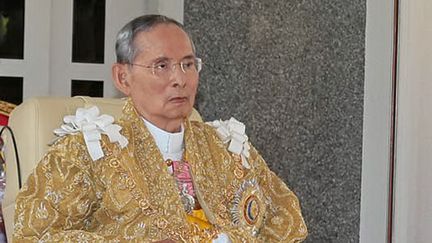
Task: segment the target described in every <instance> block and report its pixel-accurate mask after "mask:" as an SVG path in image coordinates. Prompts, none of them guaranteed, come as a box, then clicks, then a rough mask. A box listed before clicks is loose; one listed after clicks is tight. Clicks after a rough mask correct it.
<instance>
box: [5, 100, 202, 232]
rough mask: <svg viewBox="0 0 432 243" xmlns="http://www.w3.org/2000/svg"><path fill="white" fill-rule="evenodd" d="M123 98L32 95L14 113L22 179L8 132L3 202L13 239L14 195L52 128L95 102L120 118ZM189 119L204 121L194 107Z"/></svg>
mask: <svg viewBox="0 0 432 243" xmlns="http://www.w3.org/2000/svg"><path fill="white" fill-rule="evenodd" d="M124 102H125V100H124V99H111V98H90V97H82V96H77V97H72V98H70V97H39V98H30V99H28V100H26V101H24V102H23V103H22V104H21V105H19V106H17V107H16V108H15V109H14V110H13V112H12V113H11V116H10V120H9V126H10V127H11V128H12V131H13V133H14V135H15V139H16V144H17V150H18V157H19V162H20V173H21V182H19V179H18V170H17V163H16V159H15V151H14V148H13V144H12V140H11V137H10V135H9V134H8V133H6V134H4V135H3V138H4V140H5V147H6V151H5V158H6V192H5V197H4V199H3V203H2V210H3V216H4V221H5V226H6V234H7V238H8V239H12V233H13V224H14V212H15V198H16V196H17V194H18V191H19V184H20V183H21V184H24V183H25V182H26V180H27V177H28V176H29V174H30V173H31V172H32V171H33V169H34V168H35V167H36V165H37V163H38V162H39V160H40V159H41V158H42V156H43V155H44V154H45V152H46V151H47V149H48V144H49V143H50V142H51V141H52V140H53V139H54V138H55V135H54V133H53V130H54V129H55V128H58V127H60V125H61V124H62V122H63V117H64V116H66V115H74V114H75V111H76V109H77V108H79V107H90V106H93V105H96V106H97V107H99V110H100V112H101V114H109V115H111V116H113V117H114V118H119V116H120V115H121V112H122V107H123V104H124ZM190 119H192V120H198V121H202V119H201V117H200V115H199V114H198V112H197V111H196V110H195V109H194V110H193V112H192V114H191V115H190Z"/></svg>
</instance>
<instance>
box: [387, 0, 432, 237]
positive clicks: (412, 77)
mask: <svg viewBox="0 0 432 243" xmlns="http://www.w3.org/2000/svg"><path fill="white" fill-rule="evenodd" d="M400 19H401V21H400V38H399V40H400V55H399V60H400V62H399V87H398V116H397V123H398V125H397V147H396V149H397V154H396V155H397V157H396V177H395V180H396V192H395V224H394V239H395V240H394V242H395V243H405V242H416V243H428V242H431V239H432V24H431V23H432V1H430V0H410V1H401V7H400Z"/></svg>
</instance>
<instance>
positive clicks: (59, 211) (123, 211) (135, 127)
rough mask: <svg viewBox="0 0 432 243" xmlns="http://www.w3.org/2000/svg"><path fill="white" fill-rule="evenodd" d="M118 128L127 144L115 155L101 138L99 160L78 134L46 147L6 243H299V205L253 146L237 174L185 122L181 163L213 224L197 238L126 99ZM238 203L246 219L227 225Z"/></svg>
mask: <svg viewBox="0 0 432 243" xmlns="http://www.w3.org/2000/svg"><path fill="white" fill-rule="evenodd" d="M118 124H119V125H120V126H121V127H122V131H121V133H122V134H123V135H124V136H125V137H126V138H127V139H128V141H129V144H128V145H127V147H125V148H123V149H121V148H120V146H119V145H118V144H115V143H110V142H109V139H108V138H107V137H106V136H103V139H102V141H101V144H102V148H103V150H104V154H105V156H104V157H103V158H101V159H99V160H96V161H92V160H91V158H90V156H89V154H88V152H87V149H86V145H85V143H84V139H83V136H82V134H75V135H68V136H66V137H63V138H61V139H60V140H59V141H57V142H56V143H55V144H54V145H53V146H52V147H51V148H50V150H49V152H48V153H47V154H46V155H45V156H44V158H43V159H42V161H41V162H40V163H39V165H38V166H37V167H36V169H35V171H34V172H33V173H32V174H31V175H30V177H29V178H28V180H27V183H26V184H25V185H24V186H23V188H22V189H21V191H20V193H19V195H18V197H17V200H16V212H15V231H14V242H38V241H40V242H154V241H160V240H164V239H173V240H175V241H176V242H210V241H211V238H212V237H213V236H214V235H215V234H217V233H220V232H223V233H225V234H227V235H228V236H229V238H230V239H231V241H232V242H300V241H302V240H303V239H305V238H306V235H307V229H306V225H305V223H304V220H303V217H302V215H301V211H300V205H299V201H298V199H297V197H296V196H295V195H294V193H293V192H291V191H290V190H289V189H288V187H287V186H286V185H285V184H284V183H283V182H282V180H281V179H279V178H278V177H277V176H276V175H275V174H274V173H273V172H271V171H270V170H269V168H268V167H267V165H266V164H265V162H264V160H263V159H262V157H261V156H260V155H259V154H258V152H257V151H256V150H255V149H254V148H253V147H252V148H251V150H250V157H249V160H248V161H249V163H250V165H251V168H250V169H245V168H243V167H241V166H239V163H241V162H239V161H238V159H237V157H236V156H234V155H232V154H231V153H230V152H228V151H227V149H226V146H225V145H224V144H223V143H222V142H221V141H220V139H219V138H218V137H217V135H216V133H215V131H214V129H213V128H211V127H210V126H208V125H206V124H204V123H200V122H189V121H186V123H185V149H186V156H187V158H188V162H189V163H190V164H191V172H192V177H193V181H194V187H195V190H196V194H197V198H198V200H199V202H200V205H201V207H202V209H203V212H204V213H205V215H204V216H205V217H204V218H206V219H208V222H209V223H210V224H211V229H209V230H203V229H200V228H199V227H198V226H197V225H195V224H194V223H190V221H189V220H188V216H187V214H186V213H185V211H184V207H183V204H182V202H181V199H180V196H179V191H178V188H177V185H176V183H175V180H174V178H173V177H172V176H171V175H170V174H169V173H168V172H167V169H166V165H165V163H164V161H163V158H162V155H161V154H160V152H159V150H158V148H157V146H156V144H155V142H154V140H153V138H152V137H151V135H150V133H149V132H148V131H147V129H146V127H145V125H144V124H143V122H142V120H141V119H140V117H139V116H138V115H137V113H136V111H135V109H134V108H133V105H132V103H131V101H128V102H127V103H126V105H125V107H124V109H123V117H122V118H121V119H120V120H119V121H118ZM240 165H241V164H240ZM255 181H256V182H257V183H256V184H257V185H255V184H254V183H252V182H255ZM249 182H250V183H249ZM248 183H249V184H248ZM243 191H244V192H243ZM257 191H259V192H260V193H261V192H262V193H261V194H262V196H260V195H261V194H258V193H256V192H257ZM249 192H250V193H251V195H252V196H248V195H249V194H248V193H249ZM254 193H255V194H254ZM240 196H242V197H245V198H246V199H245V200H243V201H244V202H246V204H245V205H249V206H248V207H247V209H248V210H246V211H244V212H243V211H242V210H243V208H242V207H237V209H238V210H237V211H238V212H237V213H238V214H237V215H240V216H242V215H244V216H245V217H246V218H247V219H248V220H246V221H244V220H243V221H242V220H237V218H238V217H237V218H235V219H236V220H233V219H234V218H233V215H232V212H231V211H232V208H233V205H236V203H238V201H239V200H237V199H236V197H240ZM261 198H262V199H263V200H261V201H259V200H260V199H261ZM263 205H264V206H263ZM256 215H261V216H263V217H262V220H256V218H257V217H255V216H256ZM245 222H246V223H245Z"/></svg>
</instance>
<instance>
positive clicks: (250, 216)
mask: <svg viewBox="0 0 432 243" xmlns="http://www.w3.org/2000/svg"><path fill="white" fill-rule="evenodd" d="M265 210H266V206H265V203H264V196H263V194H262V192H261V190H260V188H259V186H258V183H257V181H256V180H255V179H251V180H246V181H244V182H243V183H242V184H241V186H240V188H239V189H238V190H237V192H236V193H235V195H234V199H233V201H232V206H231V217H232V222H233V224H234V225H238V226H242V227H245V226H246V227H247V228H249V229H250V231H251V234H252V235H254V236H256V235H258V233H259V229H260V227H261V225H262V223H263V220H264V214H265Z"/></svg>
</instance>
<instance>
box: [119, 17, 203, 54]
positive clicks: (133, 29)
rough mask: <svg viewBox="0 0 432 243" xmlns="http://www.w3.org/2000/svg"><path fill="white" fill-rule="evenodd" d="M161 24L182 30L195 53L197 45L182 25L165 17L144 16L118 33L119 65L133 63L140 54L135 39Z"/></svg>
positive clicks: (131, 22) (134, 20)
mask: <svg viewBox="0 0 432 243" xmlns="http://www.w3.org/2000/svg"><path fill="white" fill-rule="evenodd" d="M159 24H174V25H176V26H178V27H179V28H180V29H182V30H183V31H184V32H185V33H186V34H187V36H188V37H189V40H190V42H191V45H192V51H193V52H194V53H195V45H194V43H193V41H192V38H191V36H190V34H189V33H188V32H187V31H186V30H185V28H184V26H183V25H182V24H181V23H179V22H177V21H176V20H174V19H171V18H169V17H166V16H163V15H153V14H152V15H143V16H140V17H137V18H135V19H133V20H132V21H130V22H129V23H127V24H126V25H125V26H124V27H123V28H122V29H121V30H120V31H119V32H118V34H117V41H116V46H115V48H116V56H117V63H133V61H134V60H135V57H136V56H137V55H138V54H139V50H138V49H137V48H136V47H135V45H134V40H135V37H136V36H137V35H138V34H139V33H141V32H147V31H150V30H151V29H152V28H153V27H155V26H156V25H159Z"/></svg>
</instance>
